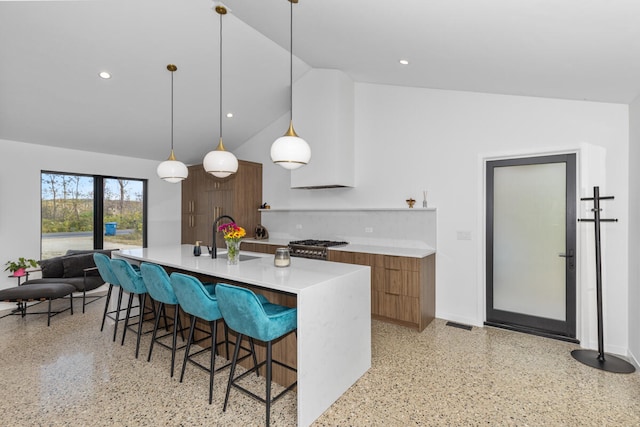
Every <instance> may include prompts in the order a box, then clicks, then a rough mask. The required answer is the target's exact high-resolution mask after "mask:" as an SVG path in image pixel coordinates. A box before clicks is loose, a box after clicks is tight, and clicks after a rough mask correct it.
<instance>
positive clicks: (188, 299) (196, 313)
mask: <svg viewBox="0 0 640 427" xmlns="http://www.w3.org/2000/svg"><path fill="white" fill-rule="evenodd" d="M170 278H171V286H172V287H173V291H174V292H175V294H176V296H177V297H178V303H179V304H180V307H181V308H182V310H183V311H184V312H185V313H188V314H190V315H191V326H190V328H189V338H187V349H186V350H185V353H184V360H183V362H182V372H181V373H180V382H182V380H183V378H184V372H185V369H186V367H187V362H191V363H193V364H194V365H196V366H197V367H199V368H200V369H202V370H204V371H206V372H209V404H211V402H212V401H213V377H214V375H215V373H216V372H218V371H220V370H222V369H224V368H227V367H228V366H230V365H231V363H227V364H225V365H223V366H220V367H218V368H217V369H216V368H215V358H216V353H217V348H218V346H219V345H220V344H222V343H225V344H226V345H227V359H229V347H228V343H229V332H228V329H227V325H226V324H225V325H224V332H225V339H224V341H220V342H218V341H217V332H218V321H219V320H222V314H221V313H220V310H219V309H218V299H217V298H216V295H215V292H211V289H207V287H205V285H203V284H202V282H201V281H200V280H198V279H197V278H195V277H193V276H189V275H187V274H182V273H171V276H170ZM214 286H215V285H214ZM215 287H216V288H217V286H215ZM198 318H199V319H202V320H204V321H205V322H208V323H209V327H210V330H211V335H210V336H211V347H210V348H204V349H202V350H199V351H196V352H194V353H193V354H190V351H191V344H193V343H194V341H193V334H194V331H195V329H196V320H197V319H198ZM201 332H207V331H202V330H201ZM206 338H207V337H205V338H203V339H202V340H199V341H203V340H204V339H206ZM245 350H247V351H248V353H247V354H246V355H245V356H243V358H246V357H249V355H253V363H254V365H256V364H257V360H256V356H255V351H253V341H251V349H245ZM204 351H211V362H210V365H209V366H208V367H207V366H204V365H202V364H200V363H198V361H197V360H195V359H193V357H194V356H196V355H198V354H200V353H202V352H204Z"/></svg>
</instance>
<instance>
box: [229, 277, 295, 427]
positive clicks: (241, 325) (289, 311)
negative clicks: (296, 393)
mask: <svg viewBox="0 0 640 427" xmlns="http://www.w3.org/2000/svg"><path fill="white" fill-rule="evenodd" d="M216 296H217V298H218V306H219V308H220V312H221V313H222V316H223V317H224V321H225V322H226V323H227V325H228V326H229V327H230V328H231V329H233V330H234V331H236V332H237V333H238V338H237V340H236V347H235V349H234V352H233V359H232V362H231V373H230V374H229V382H228V383H227V393H226V395H225V399H224V407H223V411H226V409H227V403H228V401H229V393H230V391H231V387H235V388H237V389H238V390H240V391H242V392H244V393H245V394H247V395H248V396H251V397H253V398H254V399H258V400H260V401H261V402H263V403H265V404H266V425H267V426H268V425H269V419H270V415H271V403H273V402H275V401H276V400H278V399H279V398H280V397H282V396H283V395H284V393H286V392H287V391H289V390H291V389H292V388H293V387H294V386H295V385H296V384H297V381H295V382H293V383H292V384H291V385H289V386H288V387H287V388H285V389H284V391H282V392H281V393H280V394H278V395H277V396H274V397H273V398H271V368H272V364H273V363H275V364H277V365H280V366H282V367H285V368H287V369H290V370H292V371H296V369H295V368H293V367H291V366H287V365H285V364H284V363H281V362H279V361H277V360H273V359H272V344H273V340H275V339H277V338H280V337H282V336H284V335H287V334H288V333H291V332H293V331H295V330H296V329H297V324H298V320H297V319H298V310H297V309H296V308H290V307H285V306H282V305H278V304H271V303H269V302H267V303H263V302H262V301H261V300H260V298H259V297H258V296H257V295H256V294H255V293H253V292H252V291H251V290H249V289H245V288H241V287H238V286H232V285H228V284H224V283H218V285H217V286H216ZM244 335H246V336H248V337H250V338H254V339H258V340H261V341H264V342H265V343H266V345H267V358H266V360H265V361H263V362H261V363H259V364H258V365H256V366H255V367H254V368H253V369H250V370H248V371H246V372H245V373H243V374H241V375H239V376H238V377H236V378H234V374H235V368H236V364H237V356H238V350H239V347H240V345H241V343H242V337H243V336H244ZM263 365H266V368H267V370H266V372H267V375H266V391H265V398H264V399H263V398H261V397H259V396H257V395H255V394H254V393H252V392H251V391H250V390H248V389H246V388H244V387H242V386H241V385H240V384H239V381H240V380H241V379H242V378H244V377H245V376H247V375H248V374H250V373H251V372H253V371H254V370H255V371H256V372H257V371H258V369H259V368H260V367H261V366H263Z"/></svg>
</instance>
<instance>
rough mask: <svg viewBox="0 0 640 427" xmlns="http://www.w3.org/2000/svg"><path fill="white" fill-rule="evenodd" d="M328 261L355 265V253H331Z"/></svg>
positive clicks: (328, 255)
mask: <svg viewBox="0 0 640 427" xmlns="http://www.w3.org/2000/svg"><path fill="white" fill-rule="evenodd" d="M327 260H328V261H333V262H342V263H344V264H355V256H354V253H353V252H344V251H329V253H328V254H327Z"/></svg>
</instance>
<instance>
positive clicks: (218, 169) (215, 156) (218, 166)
mask: <svg viewBox="0 0 640 427" xmlns="http://www.w3.org/2000/svg"><path fill="white" fill-rule="evenodd" d="M215 11H216V12H217V13H218V15H220V141H219V142H218V147H216V149H215V150H213V151H209V152H208V153H207V154H206V156H204V159H203V160H202V167H204V170H205V171H206V172H207V173H210V174H211V175H213V176H215V177H218V178H226V177H228V176H229V175H231V174H233V173H236V172H237V171H238V159H237V158H236V156H234V155H233V153H230V152H228V151H227V150H225V149H224V145H223V144H222V17H223V16H224V15H226V13H227V9H226V8H225V7H224V6H222V5H218V6H216V8H215Z"/></svg>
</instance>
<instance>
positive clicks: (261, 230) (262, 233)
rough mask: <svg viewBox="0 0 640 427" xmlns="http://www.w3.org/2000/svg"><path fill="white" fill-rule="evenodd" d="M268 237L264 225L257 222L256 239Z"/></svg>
mask: <svg viewBox="0 0 640 427" xmlns="http://www.w3.org/2000/svg"><path fill="white" fill-rule="evenodd" d="M268 238H269V232H268V231H267V229H266V228H265V226H264V225H262V224H258V226H257V227H256V240H264V239H268Z"/></svg>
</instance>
